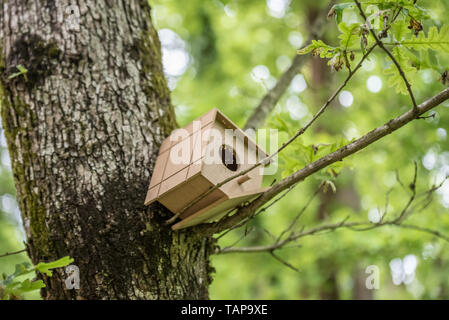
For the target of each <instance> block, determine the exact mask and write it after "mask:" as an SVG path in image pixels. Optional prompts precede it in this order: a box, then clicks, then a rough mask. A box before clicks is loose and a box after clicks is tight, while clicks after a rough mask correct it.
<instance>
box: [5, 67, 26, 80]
mask: <svg viewBox="0 0 449 320" xmlns="http://www.w3.org/2000/svg"><path fill="white" fill-rule="evenodd" d="M16 68H17V70H19V72H16V73H13V74H11V75H10V76H9V77H8V79H13V78H15V77H18V76H20V75H23V76H24V77H25V79H26V73H27V72H28V69H27V68H25V67H24V66H23V65H21V64H19V65H17V66H16Z"/></svg>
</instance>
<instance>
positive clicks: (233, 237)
mask: <svg viewBox="0 0 449 320" xmlns="http://www.w3.org/2000/svg"><path fill="white" fill-rule="evenodd" d="M401 1H402V0H401ZM341 2H343V1H341ZM327 3H328V1H325V0H313V1H312V0H304V1H299V0H267V1H263V0H260V1H254V0H252V1H250V0H206V1H204V0H190V1H188V2H183V1H175V0H150V4H151V6H152V15H153V20H154V22H155V25H156V27H157V28H158V30H159V34H160V36H161V42H162V46H163V50H164V52H163V53H164V66H165V67H166V71H167V77H168V80H169V85H170V87H171V89H172V100H173V103H174V105H175V109H176V113H177V117H178V122H179V124H180V125H181V126H182V125H185V124H187V123H188V122H189V121H191V120H193V119H195V118H197V117H199V116H200V115H201V114H203V113H205V112H206V111H208V110H209V109H211V108H213V107H218V108H220V110H222V111H223V112H224V113H225V114H227V115H228V116H229V117H230V118H231V119H232V120H233V121H235V122H236V123H237V124H238V125H241V126H243V125H244V123H245V120H246V119H247V118H248V117H249V115H250V114H251V112H252V110H253V109H254V108H255V106H256V105H257V104H258V102H259V101H260V99H261V98H262V97H263V95H264V94H265V93H266V92H267V90H268V89H269V88H270V87H272V86H273V85H274V83H275V82H276V79H278V78H279V76H280V75H281V74H282V73H283V72H284V71H285V70H286V68H288V66H289V64H290V62H291V59H292V58H293V57H294V55H295V54H296V51H297V50H298V49H299V48H300V47H301V46H302V44H303V42H304V41H305V39H307V37H308V35H309V32H310V25H311V22H312V21H313V20H314V19H316V17H317V15H319V14H322V9H323V8H324V7H325V6H326V5H327ZM419 5H420V6H421V7H423V8H426V9H428V11H426V15H427V16H428V18H429V19H427V20H425V18H426V17H424V16H423V17H419V18H420V19H423V20H422V23H423V27H424V32H425V34H428V33H429V31H430V29H431V28H432V27H433V26H437V27H439V28H440V27H441V26H442V23H443V22H444V19H445V17H446V12H447V11H448V10H449V3H447V2H445V1H431V0H419ZM339 19H342V21H346V22H347V23H348V25H350V23H351V21H354V19H357V14H356V11H354V12H350V10H349V11H347V10H345V11H344V12H343V13H342V16H341V17H339ZM340 30H341V28H340ZM407 31H409V30H407ZM395 32H401V31H400V30H395ZM338 35H339V30H338V28H337V27H336V23H335V21H334V19H329V20H328V21H327V24H326V32H325V35H324V36H323V37H322V40H323V41H324V43H326V44H328V45H329V46H332V47H337V46H339V44H340V40H341V39H339V38H338ZM411 39H413V38H411ZM354 45H355V44H354ZM357 45H358V44H357ZM411 46H412V44H410V48H408V49H413V48H412V47H411ZM354 50H355V49H354ZM398 54H400V53H398ZM356 56H357V58H356V59H358V58H360V51H359V52H356ZM308 59H309V61H308V63H306V64H305V65H304V67H303V68H302V70H301V74H299V75H298V76H296V77H295V79H294V81H293V83H292V85H291V86H290V87H289V88H288V89H287V91H286V93H285V94H284V96H283V97H282V99H281V100H280V101H279V103H278V104H277V106H276V108H275V110H274V112H273V113H272V115H271V117H270V118H269V119H268V120H267V122H266V127H269V128H277V129H279V130H280V141H279V145H280V144H281V143H282V141H285V140H286V139H287V138H288V136H289V135H290V134H291V132H295V131H296V130H297V129H299V128H300V127H301V126H302V125H304V124H305V123H306V122H307V121H308V120H310V118H311V117H312V114H314V113H315V112H316V111H317V110H318V109H319V108H320V107H321V105H322V104H323V103H324V102H325V101H326V100H327V99H328V97H329V96H330V95H331V93H332V92H333V91H334V90H335V88H336V87H337V86H338V85H339V84H340V83H341V82H342V81H343V80H344V78H345V77H346V75H347V71H346V70H340V71H339V72H334V71H332V70H331V68H330V67H329V66H328V65H327V61H326V60H322V59H320V58H318V57H309V58H308ZM432 59H437V60H438V66H441V68H442V69H441V70H438V68H431V69H429V68H426V67H423V68H420V69H418V68H415V69H416V70H413V72H414V73H413V90H414V92H415V96H416V98H417V100H418V103H419V102H421V101H423V100H425V99H426V98H428V97H431V96H433V95H434V94H436V93H437V92H439V91H441V90H442V89H443V88H444V85H443V84H442V82H441V81H440V80H441V79H440V78H441V73H443V71H445V70H443V69H444V66H448V63H449V55H448V54H447V52H446V51H445V49H443V50H442V52H439V53H438V55H437V56H434V57H432ZM432 65H435V64H432ZM389 66H390V61H389V60H388V59H386V58H385V54H384V53H383V52H382V51H381V50H378V49H376V50H375V51H374V53H373V55H372V56H371V58H370V59H369V60H368V61H366V63H365V64H364V66H363V67H362V69H361V70H360V71H359V72H358V73H357V75H356V76H355V77H354V78H353V80H352V81H351V82H350V83H349V85H348V86H347V87H346V88H345V91H344V92H343V93H342V94H340V96H339V97H338V99H337V100H336V101H335V102H334V103H332V105H331V107H330V108H329V109H328V111H326V113H325V114H324V115H323V116H322V117H321V118H320V119H319V121H318V122H317V123H316V124H315V125H314V126H313V127H312V128H311V129H310V130H308V131H307V133H306V134H304V135H303V136H302V137H301V139H300V141H298V142H297V143H295V144H294V145H292V146H290V147H289V148H287V149H286V150H285V151H284V152H283V155H282V156H281V157H280V170H278V172H277V173H276V174H275V175H272V176H267V177H266V179H265V180H266V181H265V182H266V183H267V184H270V183H271V182H272V181H273V180H274V179H277V180H280V179H282V177H284V176H285V175H286V174H289V173H291V172H292V171H295V170H298V169H300V168H301V167H302V166H303V165H304V164H306V163H308V162H310V161H311V160H313V159H315V158H313V159H312V158H310V157H316V155H314V154H312V155H311V154H308V153H306V152H305V153H301V148H302V147H303V146H307V147H311V146H315V147H316V146H318V150H319V151H320V152H323V153H326V152H329V151H331V150H334V149H335V148H336V147H338V146H340V145H341V144H342V143H346V142H348V141H351V140H352V139H354V138H357V137H359V136H360V135H362V134H364V133H367V132H368V131H370V130H371V129H373V128H374V127H377V126H379V125H381V124H383V123H385V122H386V121H388V120H389V119H391V118H393V117H395V116H397V115H399V114H401V113H403V112H404V111H406V110H408V109H409V108H410V107H411V105H410V98H409V97H408V96H407V95H402V94H398V93H397V92H396V91H395V90H394V89H393V88H390V87H389V85H388V81H389V80H388V78H389V76H388V75H387V74H385V70H386V69H388V67H389ZM434 112H435V116H434V117H433V118H429V119H426V120H419V121H415V122H413V123H411V124H409V125H408V126H406V127H405V128H402V129H401V130H399V131H397V132H396V133H394V134H392V135H390V136H387V137H385V138H384V139H382V140H381V141H379V142H377V143H375V144H373V145H372V146H370V147H368V148H367V149H365V150H363V151H362V152H359V153H357V154H356V155H354V156H352V157H351V158H350V159H345V160H344V161H343V162H341V163H339V167H338V168H337V169H338V170H337V171H338V172H337V173H338V175H337V176H334V177H333V178H332V183H333V185H335V188H336V192H335V193H334V192H332V188H328V189H329V190H328V192H327V193H323V192H321V193H320V194H319V196H318V197H316V198H315V199H314V200H313V201H312V203H311V205H310V206H309V208H308V209H307V210H306V212H305V213H304V215H303V216H302V217H301V219H300V220H299V223H298V227H299V228H301V227H305V228H306V229H307V228H310V227H313V226H317V225H321V224H327V223H335V222H339V221H341V220H343V219H344V218H346V217H347V216H349V217H350V220H351V221H352V220H366V219H368V218H369V217H371V216H373V215H374V216H375V215H376V214H378V212H383V210H384V207H385V202H386V195H387V193H388V195H389V196H388V212H389V213H388V215H391V216H395V215H397V214H398V213H399V211H400V210H401V209H402V208H403V207H404V206H405V204H406V203H407V201H408V199H409V195H410V193H409V190H407V188H405V189H406V190H404V189H403V188H402V187H401V186H400V185H399V184H398V182H397V181H396V172H398V173H399V175H400V178H401V180H402V181H403V182H404V185H405V186H406V187H407V186H408V184H409V183H410V182H411V181H412V178H413V172H414V166H413V161H417V162H418V166H419V176H418V183H417V189H418V192H420V191H424V190H426V189H428V188H429V187H430V186H431V185H433V184H435V183H438V182H440V181H441V180H442V179H443V178H444V177H445V175H447V174H449V140H448V137H447V130H448V128H449V103H445V104H443V105H442V106H440V107H438V108H437V109H435V111H434ZM1 152H2V159H3V158H4V157H3V154H4V153H6V148H5V145H4V144H2V149H1ZM320 155H321V154H320ZM308 157H309V158H308ZM5 158H6V156H5ZM289 159H290V160H289ZM6 162H7V161H6V160H4V161H2V163H3V165H2V167H1V171H0V196H1V197H3V196H4V195H6V194H9V195H14V194H15V192H14V188H13V183H12V178H11V173H10V169H9V168H8V167H7V166H5V163H6ZM323 179H329V177H328V175H327V176H326V175H324V174H323V173H320V174H317V175H315V176H312V177H310V178H308V179H307V180H306V181H304V182H301V183H300V184H298V186H296V188H295V189H293V190H292V191H291V192H290V193H288V195H287V196H286V197H285V198H284V199H282V200H281V201H279V202H277V203H276V204H275V205H273V206H272V207H270V208H269V209H268V210H267V211H266V212H264V213H263V214H261V215H259V216H258V217H257V218H256V219H254V220H253V221H252V222H251V223H250V224H249V227H252V226H254V227H255V230H254V231H252V232H251V233H249V234H248V236H247V237H245V238H244V239H243V240H242V241H241V242H239V243H238V244H237V246H251V245H260V244H270V243H271V242H272V241H273V240H272V238H271V237H270V235H269V234H268V233H267V232H265V231H264V230H269V233H271V234H274V235H278V234H279V233H280V232H282V230H284V229H285V228H286V227H287V226H288V225H289V224H290V222H291V220H292V219H293V218H294V217H295V215H296V214H297V213H298V212H299V210H301V208H302V207H303V206H304V205H305V203H306V202H307V201H308V200H309V198H310V197H311V195H312V194H313V193H314V192H315V190H316V189H317V187H318V186H319V184H320V183H321V181H322V180H323ZM2 199H3V198H2ZM5 199H6V198H5ZM8 199H9V198H8ZM5 201H7V200H5ZM0 203H3V201H2V202H0ZM448 208H449V184H448V183H446V184H445V185H444V186H443V188H442V189H441V190H440V191H439V192H438V193H437V194H435V198H434V201H433V202H432V203H431V204H430V206H428V207H427V208H426V210H425V211H422V212H416V213H415V214H413V215H412V216H411V217H410V219H409V220H408V222H409V223H411V224H416V225H419V226H423V227H429V228H433V229H436V230H439V231H440V232H442V233H444V234H446V235H449V212H448V211H449V210H448ZM18 230H20V229H19V225H18V222H17V218H14V217H13V214H12V213H11V212H7V210H5V208H3V207H2V211H1V213H0V253H2V252H5V251H14V250H18V249H21V248H22V244H21V241H22V237H23V235H22V234H21V231H18ZM244 231H245V230H242V229H238V230H235V231H232V232H230V233H229V234H228V235H226V236H225V237H223V238H221V239H220V240H219V244H220V246H222V247H224V246H228V245H231V244H233V243H234V242H235V241H237V240H238V239H239V238H240V237H241V236H242V233H243V232H244ZM298 244H299V245H300V247H292V248H286V249H283V250H281V251H279V252H278V254H279V255H280V256H281V257H282V258H283V259H285V260H286V261H288V262H289V263H290V264H292V265H294V266H295V267H297V268H298V269H299V272H295V271H293V270H291V269H289V268H287V267H286V266H285V265H284V264H282V263H280V262H279V261H277V260H275V259H273V257H272V256H270V255H269V254H268V253H257V254H256V253H253V254H241V253H239V254H225V255H217V256H214V257H213V258H212V264H213V266H214V267H215V269H216V274H214V281H213V283H212V286H211V289H210V294H211V298H213V299H319V298H337V299H351V298H373V299H413V298H416V299H418V298H419V299H430V298H434V299H448V298H449V252H448V250H447V249H448V248H449V244H448V243H446V242H444V241H443V240H441V239H438V238H436V237H433V236H431V235H429V234H425V233H420V232H416V231H411V230H406V229H400V228H397V227H393V226H391V227H383V228H381V229H375V230H372V231H365V232H356V231H352V230H348V229H344V230H338V231H335V232H330V233H326V234H321V235H315V236H310V237H305V238H303V239H301V241H300V242H298ZM398 258H400V259H402V260H401V261H402V265H401V266H402V269H405V270H403V271H407V272H408V273H407V275H408V278H407V279H405V283H404V281H402V282H401V281H399V282H401V283H399V282H398V281H397V279H396V280H395V281H393V275H394V273H392V268H393V269H394V270H396V271H397V269H398V267H397V266H398V261H399V260H398ZM25 259H26V257H25V255H23V254H22V255H19V256H11V257H8V258H2V259H0V272H7V273H8V272H9V273H12V272H13V271H14V264H16V263H18V262H21V261H24V260H25ZM401 261H399V262H401ZM410 261H411V262H410ZM414 262H416V264H415V263H414ZM371 265H375V266H377V267H378V268H379V271H380V273H379V274H380V287H379V289H378V290H367V289H366V287H365V280H366V278H367V277H368V276H369V274H367V273H365V270H366V268H367V267H368V266H371ZM399 269H401V268H399ZM402 269H401V270H402ZM395 282H396V283H395Z"/></svg>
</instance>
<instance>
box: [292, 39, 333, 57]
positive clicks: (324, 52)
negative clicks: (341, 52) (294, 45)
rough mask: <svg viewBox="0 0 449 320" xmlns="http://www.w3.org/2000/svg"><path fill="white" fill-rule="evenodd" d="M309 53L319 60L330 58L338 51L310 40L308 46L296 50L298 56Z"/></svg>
mask: <svg viewBox="0 0 449 320" xmlns="http://www.w3.org/2000/svg"><path fill="white" fill-rule="evenodd" d="M310 52H312V54H313V55H315V56H320V57H321V58H332V57H334V56H335V55H336V54H337V53H338V50H337V48H335V47H331V46H329V45H327V44H325V43H324V42H323V41H322V40H312V43H311V44H310V45H308V46H307V47H305V48H303V49H301V50H298V54H300V55H304V54H307V53H310Z"/></svg>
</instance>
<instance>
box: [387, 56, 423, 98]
mask: <svg viewBox="0 0 449 320" xmlns="http://www.w3.org/2000/svg"><path fill="white" fill-rule="evenodd" d="M393 56H394V57H395V58H396V60H397V61H398V63H399V65H400V66H401V68H402V70H403V71H404V74H405V76H406V78H407V80H408V82H409V83H410V84H411V85H412V86H413V84H414V83H415V81H416V80H415V79H416V75H417V72H418V69H417V68H416V67H415V66H413V60H411V59H410V54H409V52H408V51H407V50H406V49H405V48H403V47H396V48H394V49H393ZM385 74H386V75H387V76H389V79H388V85H389V86H390V87H392V88H395V90H396V92H398V93H401V94H404V95H407V94H408V90H407V85H406V84H405V81H404V79H403V78H402V76H401V74H400V73H399V70H398V68H397V67H396V65H395V64H394V63H393V62H392V63H391V64H390V66H389V67H388V68H387V69H386V70H385Z"/></svg>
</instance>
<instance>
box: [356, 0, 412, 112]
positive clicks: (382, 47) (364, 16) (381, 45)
mask: <svg viewBox="0 0 449 320" xmlns="http://www.w3.org/2000/svg"><path fill="white" fill-rule="evenodd" d="M354 2H355V4H356V5H357V7H358V8H359V12H360V15H361V16H362V17H363V19H364V20H365V21H368V19H367V17H366V15H365V12H363V9H362V5H361V4H360V2H359V1H358V0H354ZM400 11H401V10H400ZM400 11H399V12H400ZM398 15H399V13H397V15H396V17H397V16H398ZM368 28H369V30H370V32H371V34H372V36H373V37H374V40H375V41H376V43H377V45H378V46H379V47H380V48H381V49H382V50H383V51H385V53H386V54H387V55H388V56H389V57H390V59H391V61H393V63H394V64H395V66H396V68H397V69H398V71H399V74H400V75H401V77H402V79H403V80H404V82H405V85H406V87H407V91H408V93H409V95H410V98H411V99H412V103H413V110H414V111H415V113H417V111H418V104H417V103H416V99H415V95H414V94H413V90H412V86H411V85H410V82H409V81H408V79H407V77H406V75H405V73H404V70H402V67H401V65H400V64H399V62H398V61H397V60H396V58H395V57H394V55H393V54H392V53H391V52H390V51H389V50H388V49H387V48H386V47H385V45H384V43H383V42H382V40H380V39H379V37H378V36H377V34H376V32H375V31H374V30H373V28H371V27H368Z"/></svg>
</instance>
